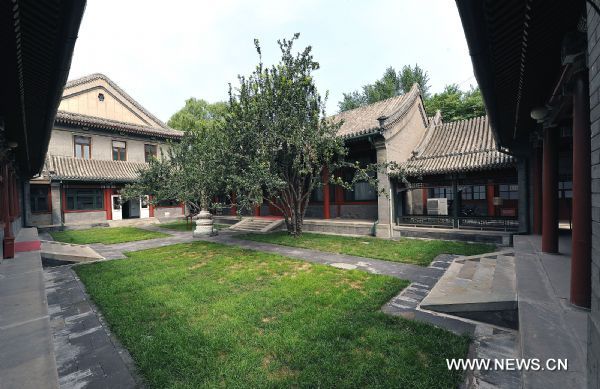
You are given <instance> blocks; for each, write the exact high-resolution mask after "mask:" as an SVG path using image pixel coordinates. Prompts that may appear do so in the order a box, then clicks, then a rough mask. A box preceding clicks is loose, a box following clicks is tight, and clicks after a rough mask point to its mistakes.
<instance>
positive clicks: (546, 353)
mask: <svg viewBox="0 0 600 389" xmlns="http://www.w3.org/2000/svg"><path fill="white" fill-rule="evenodd" d="M559 243H560V252H561V254H546V253H542V252H541V237H540V236H534V235H522V236H515V254H516V266H517V292H518V294H519V325H520V331H519V332H520V344H521V355H519V357H522V358H539V359H540V360H541V361H542V363H545V361H546V360H547V359H549V358H553V359H559V358H560V359H562V358H565V359H567V360H568V371H559V372H557V371H547V370H546V371H544V370H542V371H525V372H523V383H524V386H525V387H531V388H550V387H557V388H558V387H572V388H585V387H586V385H587V382H586V370H585V366H586V356H587V315H588V313H587V311H586V310H583V309H579V308H576V307H574V306H572V305H571V304H570V303H569V292H568V287H569V285H570V274H571V268H570V265H571V259H570V248H571V239H570V236H565V235H562V236H561V237H560V241H559Z"/></svg>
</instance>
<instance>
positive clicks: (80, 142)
mask: <svg viewBox="0 0 600 389" xmlns="http://www.w3.org/2000/svg"><path fill="white" fill-rule="evenodd" d="M74 142H75V158H81V159H90V157H91V155H92V153H91V150H92V138H90V137H89V136H79V135H75V137H74Z"/></svg>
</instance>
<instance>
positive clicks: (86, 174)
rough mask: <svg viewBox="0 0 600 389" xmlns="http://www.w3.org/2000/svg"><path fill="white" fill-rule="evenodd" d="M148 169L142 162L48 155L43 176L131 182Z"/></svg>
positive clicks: (71, 179)
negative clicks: (141, 171)
mask: <svg viewBox="0 0 600 389" xmlns="http://www.w3.org/2000/svg"><path fill="white" fill-rule="evenodd" d="M146 168H148V164H147V163H144V162H128V161H104V160H98V159H81V158H73V157H65V156H57V155H50V156H48V157H47V158H46V164H45V165H44V175H47V176H48V178H49V179H50V180H62V181H104V182H132V181H135V180H136V179H137V178H139V172H140V170H143V169H146Z"/></svg>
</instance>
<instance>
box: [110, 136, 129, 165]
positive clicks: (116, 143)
mask: <svg viewBox="0 0 600 389" xmlns="http://www.w3.org/2000/svg"><path fill="white" fill-rule="evenodd" d="M112 150H113V161H126V160H127V144H126V143H125V142H123V141H120V140H113V141H112Z"/></svg>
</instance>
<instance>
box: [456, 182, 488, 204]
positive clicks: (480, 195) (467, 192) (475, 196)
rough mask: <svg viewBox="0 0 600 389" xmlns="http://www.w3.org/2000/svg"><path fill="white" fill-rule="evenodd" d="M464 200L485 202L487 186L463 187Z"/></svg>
mask: <svg viewBox="0 0 600 389" xmlns="http://www.w3.org/2000/svg"><path fill="white" fill-rule="evenodd" d="M461 197H462V199H463V200H485V185H473V186H471V185H469V186H465V187H463V190H462V195H461Z"/></svg>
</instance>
